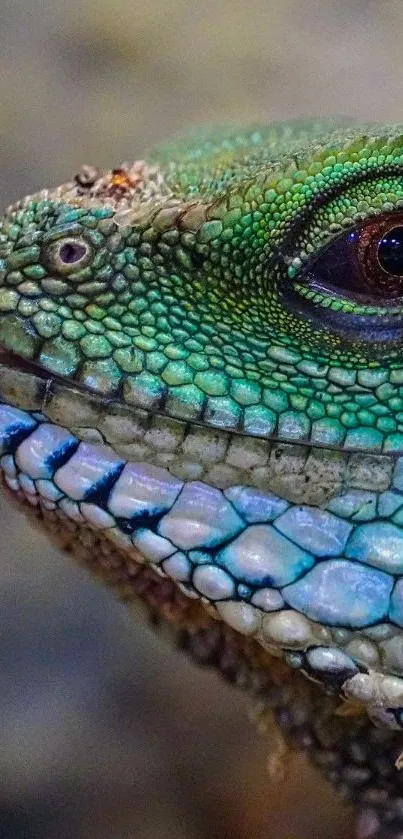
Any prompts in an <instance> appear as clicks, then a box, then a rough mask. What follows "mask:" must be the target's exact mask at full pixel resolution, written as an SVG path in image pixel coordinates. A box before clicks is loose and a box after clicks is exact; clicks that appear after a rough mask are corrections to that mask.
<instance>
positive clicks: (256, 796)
mask: <svg viewBox="0 0 403 839" xmlns="http://www.w3.org/2000/svg"><path fill="white" fill-rule="evenodd" d="M402 26H403V5H402V3H401V2H400V1H399V0H395V1H394V2H393V0H392V2H390V0H387V2H383V3H382V2H379V0H378V2H376V0H339V2H337V3H336V2H334V3H326V2H320V0H306V1H305V2H300V0H283V2H281V0H276V2H270V0H245V2H241V0H232V2H231V0H204V2H203V3H198V2H194V3H191V2H186V0H142V1H141V2H140V0H131V2H130V0H112V2H106V0H81V3H76V2H69V0H64V2H63V0H48V2H46V0H42V2H41V0H37V2H34V0H1V6H0V137H1V158H0V171H1V178H0V204H1V206H5V205H6V204H8V203H9V202H10V201H11V200H13V199H16V198H18V197H20V196H21V195H22V194H24V193H26V192H29V191H31V190H34V189H37V188H39V187H42V186H44V185H49V184H55V183H58V182H60V181H64V180H66V179H68V178H69V177H70V175H71V174H72V173H73V172H75V171H76V170H77V167H78V166H79V164H81V163H82V162H88V163H90V162H91V163H97V164H100V165H107V166H110V165H112V164H117V163H119V162H120V161H121V160H122V159H131V158H134V157H135V156H137V155H142V154H143V151H144V149H145V148H146V147H147V146H149V145H151V144H154V143H155V142H157V141H158V140H160V139H162V138H164V137H166V136H167V135H169V134H172V133H174V132H176V131H178V130H179V129H181V128H183V127H185V126H186V125H188V124H190V123H193V122H196V121H197V122H214V121H215V122H217V121H230V120H234V121H238V122H239V121H242V120H244V121H248V120H258V121H259V120H260V121H262V120H263V121H264V120H271V119H279V118H286V117H288V116H301V115H302V116H309V115H314V116H321V115H327V114H337V113H338V114H343V115H356V116H358V117H359V118H363V119H368V118H369V119H374V118H376V119H384V120H403V112H402V110H403V109H402V93H401V89H402V82H403V51H402V48H401V32H402ZM0 516H1V518H0V526H1V530H0V547H1V573H0V609H1V626H0V668H1V671H0V672H1V682H0V777H1V786H0V837H1V838H2V839H17V837H18V839H53V838H54V839H146V837H147V839H227V837H228V839H349V837H351V835H352V827H351V816H350V813H349V811H348V810H347V809H345V808H343V807H342V806H341V804H340V803H339V801H338V800H337V799H336V798H335V796H334V794H333V792H332V791H331V790H330V789H329V788H327V787H326V786H325V785H324V784H323V783H322V782H321V780H320V779H319V777H318V776H317V775H316V774H315V773H314V772H313V770H312V769H310V768H309V767H306V766H305V765H304V763H303V761H302V760H300V759H295V760H294V761H293V763H292V765H291V772H290V776H289V778H288V780H287V782H286V783H285V784H284V785H283V786H281V787H280V789H279V788H273V787H272V786H271V785H270V783H269V779H268V776H267V771H266V756H267V750H268V743H267V742H265V740H263V739H261V738H259V736H258V734H257V732H256V730H255V728H254V727H253V725H251V724H250V723H249V721H248V717H247V705H248V703H247V700H246V698H245V697H243V696H242V695H241V694H238V693H237V692H236V691H234V690H232V689H230V688H229V687H228V686H227V685H225V684H224V683H222V682H221V681H220V680H219V679H218V677H217V676H215V675H214V674H212V673H209V672H206V671H202V670H198V669H196V668H195V667H194V666H192V665H191V664H190V663H189V662H188V661H187V660H186V659H185V658H184V657H183V656H181V655H180V654H179V653H176V652H175V651H174V650H170V649H169V648H168V647H167V644H166V642H165V641H164V640H163V639H162V638H159V637H158V636H156V635H155V634H153V632H152V631H151V629H149V628H148V627H146V626H144V625H143V624H141V623H140V624H138V623H137V622H136V621H135V620H134V619H133V616H132V615H131V614H130V613H129V612H128V611H126V609H125V608H124V607H123V606H121V605H120V604H118V603H115V602H114V600H113V598H112V597H111V596H110V595H109V594H108V592H105V591H103V590H102V589H101V588H100V587H99V586H98V585H96V584H94V583H93V582H92V581H91V580H90V579H88V577H87V576H86V574H85V572H84V571H82V570H81V569H79V568H76V567H75V566H74V564H72V563H71V561H69V560H66V559H65V558H64V557H62V556H61V555H60V554H58V553H57V552H56V551H55V550H53V549H52V548H50V547H49V546H48V545H47V543H46V542H45V540H44V539H42V538H41V537H40V535H38V534H37V533H33V532H32V531H31V530H30V529H29V528H28V527H27V526H26V524H25V522H24V520H23V519H21V518H20V517H17V516H15V515H14V513H13V512H11V511H10V509H9V508H8V507H7V505H6V503H5V502H4V501H1V507H0Z"/></svg>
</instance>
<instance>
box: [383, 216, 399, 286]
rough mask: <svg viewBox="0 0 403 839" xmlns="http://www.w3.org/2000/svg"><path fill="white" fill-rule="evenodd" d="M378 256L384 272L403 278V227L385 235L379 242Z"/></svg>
mask: <svg viewBox="0 0 403 839" xmlns="http://www.w3.org/2000/svg"><path fill="white" fill-rule="evenodd" d="M377 256H378V262H379V265H380V266H381V268H382V270H383V271H385V272H386V273H387V274H392V275H393V276H395V277H396V276H397V277H403V225H402V226H399V227H393V228H392V229H391V230H388V232H387V233H385V235H384V236H383V237H382V239H381V241H380V242H379V245H378V253H377Z"/></svg>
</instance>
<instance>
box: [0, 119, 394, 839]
mask: <svg viewBox="0 0 403 839" xmlns="http://www.w3.org/2000/svg"><path fill="white" fill-rule="evenodd" d="M402 212H403V127H402V126H400V127H399V126H376V125H365V126H356V125H355V124H352V123H349V122H347V121H344V122H343V121H341V122H340V121H339V122H332V121H328V122H321V121H317V122H293V123H283V124H274V125H271V126H267V127H264V126H263V127H256V126H255V127H252V128H245V129H232V130H228V129H214V130H212V131H208V130H207V131H203V130H201V131H195V132H192V133H191V134H189V135H187V136H185V137H182V138H179V139H178V140H177V141H176V142H174V143H170V144H167V145H165V146H162V147H161V148H159V149H157V150H156V151H155V152H151V153H150V154H149V155H147V156H146V158H145V160H139V161H136V162H135V163H134V164H133V165H129V164H123V165H122V166H121V167H119V168H115V169H112V170H109V171H106V170H105V171H103V170H99V169H97V168H95V167H92V166H86V167H83V168H82V170H81V171H80V173H79V174H78V175H77V176H76V177H75V178H74V180H72V181H71V182H68V183H66V184H63V185H62V186H59V187H57V188H55V189H45V190H43V191H42V192H41V193H39V194H37V195H33V196H28V197H26V198H24V199H23V200H21V201H20V202H18V203H16V204H14V205H13V206H11V207H10V208H9V209H8V210H7V211H6V212H5V214H4V216H3V217H2V219H1V220H0V444H1V459H0V466H1V471H2V479H3V483H4V487H5V490H6V492H7V494H8V495H9V496H10V498H12V500H13V503H14V504H16V505H17V506H18V507H21V508H22V509H23V510H24V511H25V512H26V513H27V514H28V515H29V516H30V518H31V519H32V520H33V521H34V522H35V523H36V524H38V525H39V526H40V527H41V528H42V529H45V530H46V531H47V532H48V534H49V536H50V537H51V538H52V539H53V540H55V541H56V542H57V543H58V544H59V545H61V547H62V548H64V549H65V550H66V551H67V552H69V553H71V554H73V556H74V557H76V558H77V559H78V560H79V561H81V562H84V563H85V564H86V565H87V566H88V567H89V568H90V570H91V571H92V572H93V573H94V574H95V575H98V576H101V578H102V579H103V580H104V581H105V582H106V583H107V584H109V585H111V586H112V587H114V588H115V589H116V590H117V591H118V593H119V594H120V596H121V597H123V599H125V600H128V601H130V600H132V599H140V600H142V601H143V602H144V603H145V605H146V607H147V610H148V612H149V613H150V615H151V616H152V618H153V620H154V621H156V622H159V623H164V624H167V625H169V626H170V627H171V629H172V633H173V636H174V638H175V639H176V642H177V643H178V644H179V646H181V647H182V648H185V649H186V650H187V652H188V653H189V654H190V656H191V657H192V658H193V659H195V660H197V661H200V662H201V663H204V664H208V665H210V666H213V667H215V668H216V669H217V670H218V671H219V672H221V673H222V674H223V675H224V676H225V677H226V678H229V679H230V680H231V681H233V682H235V684H237V685H238V686H240V687H243V688H244V689H246V690H247V691H249V692H250V693H251V694H253V695H254V696H255V697H256V698H257V701H258V707H259V709H260V711H259V714H260V717H261V718H263V717H264V718H266V715H267V713H268V712H269V711H270V712H273V714H274V717H275V719H276V721H277V724H278V726H279V730H280V731H281V733H282V736H283V738H284V742H285V743H287V744H288V745H289V746H290V747H291V748H294V749H303V750H305V751H306V752H307V753H308V755H309V756H310V758H311V759H312V760H313V761H314V762H315V763H316V764H317V765H318V766H319V767H320V769H321V771H322V772H323V773H324V774H325V776H326V777H327V778H328V779H329V780H330V781H331V782H332V783H333V784H334V785H335V786H336V788H337V789H338V790H339V791H340V792H341V793H342V795H343V796H344V797H345V798H348V799H350V800H351V801H352V802H353V803H354V804H355V806H356V808H357V811H358V815H357V833H356V835H357V837H359V839H371V837H373V839H381V837H396V839H397V837H398V836H401V835H402V831H403V794H402V793H403V776H402V774H401V773H400V772H399V765H400V764H399V756H400V755H401V753H402V750H403V734H402V727H403V295H402V294H401V293H400V284H401V275H402V271H401V266H400V250H399V249H400V245H401V243H400V239H399V236H400V232H401V217H402ZM390 231H392V234H393V235H392V234H390ZM389 234H390V235H389ZM388 236H389V238H388ZM357 241H358V245H357ZM379 254H381V257H380V258H379ZM389 265H390V266H392V267H393V266H394V265H396V275H395V274H393V273H392V274H391V275H390V276H389V275H388V274H387V271H385V266H386V268H387V267H388V266H389ZM380 271H382V274H380ZM377 277H380V278H381V279H380V283H378V284H377ZM274 757H275V756H274ZM274 762H275V761H274Z"/></svg>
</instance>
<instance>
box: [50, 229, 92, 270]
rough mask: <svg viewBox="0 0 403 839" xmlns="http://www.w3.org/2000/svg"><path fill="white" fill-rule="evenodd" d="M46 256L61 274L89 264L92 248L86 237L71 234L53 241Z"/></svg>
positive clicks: (53, 268) (51, 265)
mask: <svg viewBox="0 0 403 839" xmlns="http://www.w3.org/2000/svg"><path fill="white" fill-rule="evenodd" d="M46 256H47V262H48V263H49V266H50V267H51V268H52V270H54V271H57V272H58V273H59V274H69V273H70V272H73V271H78V270H81V268H84V267H85V266H86V265H87V264H88V262H89V261H90V259H91V256H92V248H91V245H90V244H89V243H88V242H87V241H86V240H85V239H82V238H75V237H74V236H69V237H65V238H63V239H59V240H58V241H57V242H54V243H52V244H51V245H50V246H49V248H48V250H47V254H46Z"/></svg>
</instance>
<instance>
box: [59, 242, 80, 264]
mask: <svg viewBox="0 0 403 839" xmlns="http://www.w3.org/2000/svg"><path fill="white" fill-rule="evenodd" d="M85 254H86V248H85V246H84V245H81V244H80V243H79V242H77V243H75V242H66V243H65V244H64V245H62V247H61V248H60V251H59V256H60V259H61V261H62V262H64V263H65V264H66V265H73V264H74V263H75V262H79V261H80V259H82V258H83V256H85Z"/></svg>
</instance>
